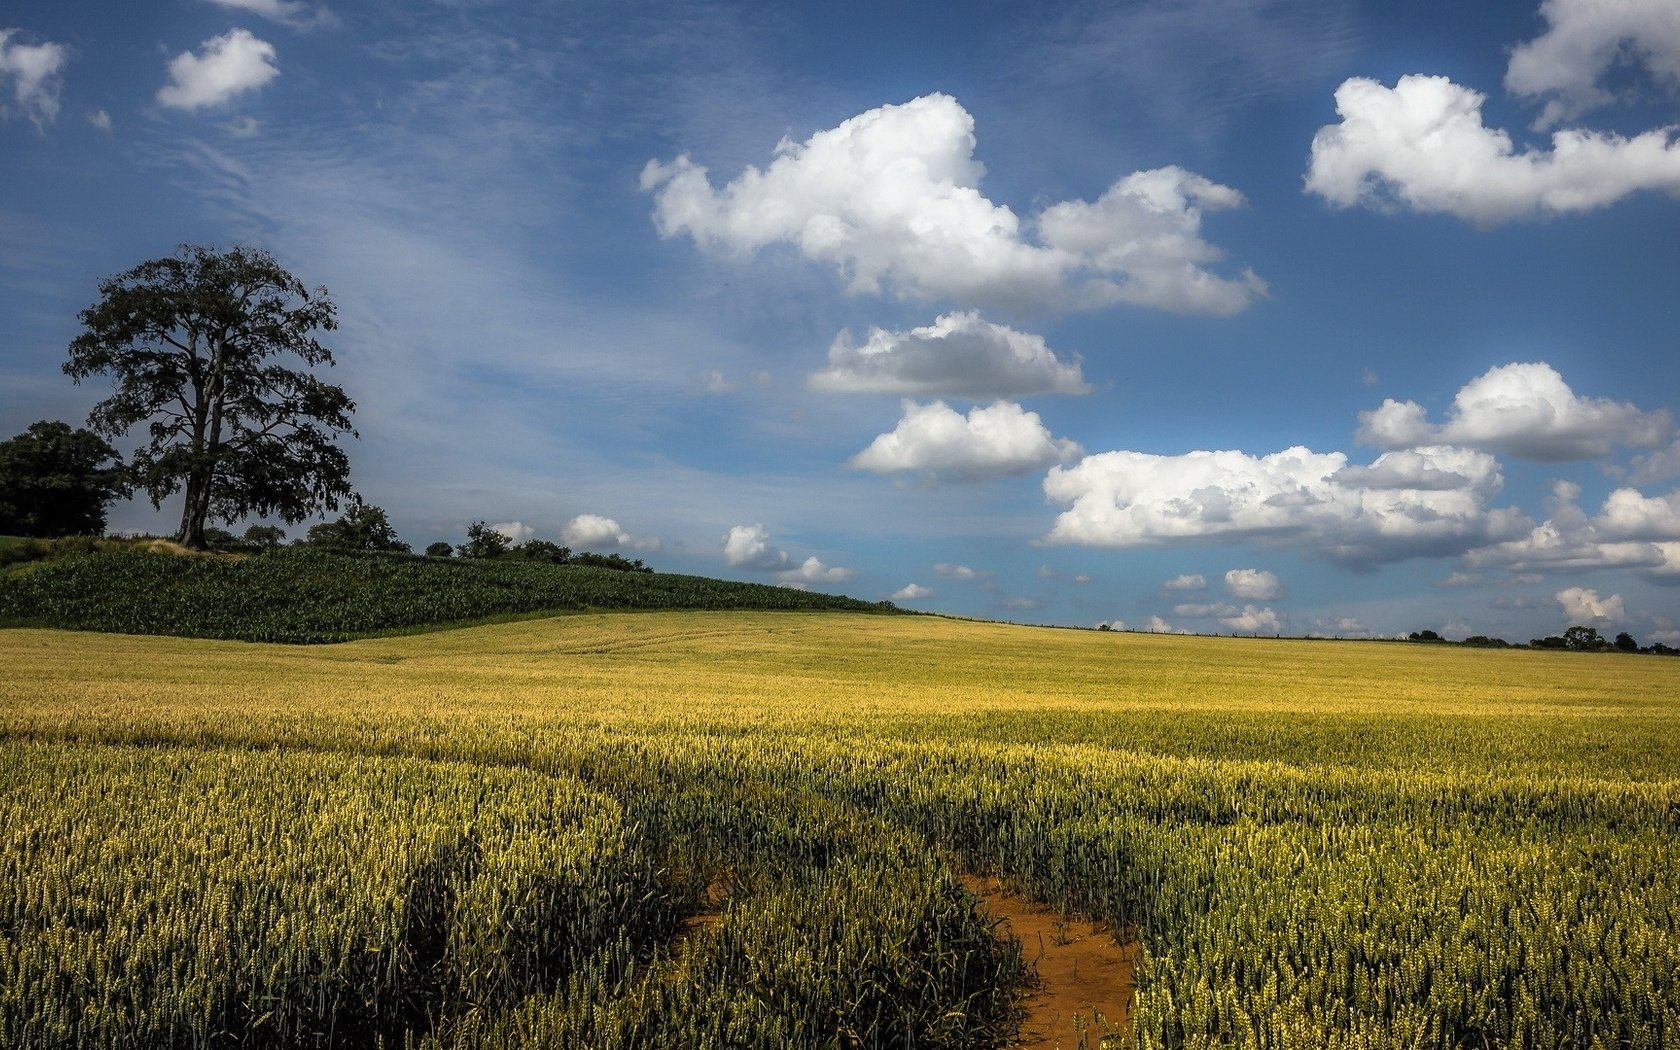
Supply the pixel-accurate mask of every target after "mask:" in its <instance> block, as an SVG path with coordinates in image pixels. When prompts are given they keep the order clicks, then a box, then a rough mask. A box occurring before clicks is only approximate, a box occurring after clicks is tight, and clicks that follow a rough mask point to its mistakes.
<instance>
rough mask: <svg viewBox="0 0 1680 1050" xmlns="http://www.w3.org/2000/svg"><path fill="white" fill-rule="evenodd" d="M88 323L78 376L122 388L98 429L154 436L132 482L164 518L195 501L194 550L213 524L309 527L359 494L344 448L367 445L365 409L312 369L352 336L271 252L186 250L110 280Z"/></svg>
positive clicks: (183, 534) (189, 537) (72, 360)
mask: <svg viewBox="0 0 1680 1050" xmlns="http://www.w3.org/2000/svg"><path fill="white" fill-rule="evenodd" d="M78 317H79V320H80V321H81V323H82V326H83V331H82V334H81V335H79V336H77V337H76V338H75V339H74V340H73V341H72V342H71V343H70V355H69V360H68V361H67V362H66V363H65V365H64V371H65V372H66V373H67V374H68V375H70V376H71V377H72V378H74V379H75V380H76V381H77V382H78V383H79V382H81V381H82V380H83V379H88V378H90V377H92V376H96V375H105V376H109V377H110V378H111V380H112V381H113V383H114V384H115V386H116V392H115V393H114V394H112V395H111V396H110V397H109V398H107V399H105V400H104V401H101V402H100V403H99V404H98V405H97V406H95V407H94V410H93V412H92V414H90V415H89V417H88V422H89V425H90V426H92V427H93V429H94V430H95V431H97V432H98V433H100V434H102V435H105V436H107V437H111V436H115V435H119V434H126V433H128V432H129V431H130V430H131V429H132V428H134V427H135V426H137V425H141V424H144V425H145V433H146V438H147V440H146V443H145V444H144V445H142V446H141V447H140V448H139V449H138V450H136V451H135V453H134V455H133V457H132V461H131V463H130V471H131V475H132V478H133V481H134V483H135V485H136V486H137V487H139V488H142V489H144V490H145V491H146V492H147V493H148V494H149V495H150V496H151V499H152V503H153V505H154V506H157V505H160V504H161V503H162V501H163V500H164V499H165V498H166V497H168V496H169V495H171V494H173V493H175V492H176V491H178V490H181V489H183V488H184V489H185V492H186V498H185V503H184V505H183V509H182V515H181V529H180V532H179V533H178V534H177V536H176V538H177V539H178V540H179V541H180V542H181V543H184V544H186V545H187V546H189V547H202V546H204V527H205V522H206V521H208V520H210V519H216V520H220V521H227V522H232V521H237V520H239V519H240V518H244V517H248V516H250V515H253V514H259V515H273V516H276V517H279V518H281V519H283V520H285V521H287V522H298V521H302V520H303V519H305V518H307V517H309V516H310V515H312V514H315V513H317V512H318V511H319V510H321V509H323V508H325V509H334V508H336V507H337V506H338V501H339V500H340V499H343V498H344V497H346V496H348V495H349V494H350V485H349V480H348V479H349V471H350V463H349V459H348V458H347V457H346V456H345V454H344V451H343V450H342V449H340V448H338V447H337V446H336V445H335V444H334V443H333V442H334V441H335V440H336V439H337V438H338V437H339V436H341V435H343V434H353V433H354V431H353V430H352V429H351V426H350V414H351V412H352V411H354V409H355V404H354V403H353V402H352V401H351V400H350V399H349V397H347V396H346V395H345V393H344V391H343V390H342V389H341V388H339V387H337V386H333V385H332V384H330V383H325V382H322V381H321V380H320V379H318V378H317V377H315V376H314V375H313V374H311V373H310V372H309V371H308V368H311V367H315V366H320V365H331V364H332V363H333V359H332V353H331V351H329V350H328V349H327V348H326V347H325V346H323V345H321V343H320V342H319V341H317V339H316V338H315V333H316V332H317V331H327V332H330V331H332V330H333V329H335V328H336V327H337V326H338V323H337V314H336V311H335V308H334V306H333V303H332V300H331V299H329V298H328V297H327V294H326V290H325V289H322V288H317V289H315V290H314V291H310V290H309V289H307V288H305V287H304V285H303V284H302V282H300V281H299V280H298V279H297V278H296V277H294V276H292V275H291V274H290V273H288V272H286V270H284V269H283V268H282V267H281V266H280V264H279V263H278V262H277V261H276V260H275V258H274V257H273V256H272V255H270V254H269V253H267V252H265V251H261V250H259V249H254V248H246V247H242V246H241V247H235V248H233V249H231V250H230V251H226V252H217V251H214V250H212V249H210V248H205V247H200V246H196V245H182V246H181V248H180V250H179V251H178V252H177V253H176V255H174V256H172V257H169V258H163V259H151V260H148V261H147V262H143V263H141V264H140V265H138V266H136V267H134V268H133V269H130V270H128V271H126V272H124V273H121V274H118V275H116V276H115V277H111V278H108V279H106V280H104V281H102V282H100V285H99V301H98V302H97V303H95V304H94V305H92V306H90V307H88V308H87V309H85V310H83V311H82V312H81V313H80V314H79V315H78ZM287 359H296V360H298V361H301V362H302V364H303V365H304V366H305V367H304V368H296V367H289V366H288V365H286V364H283V363H281V362H283V361H286V360H287Z"/></svg>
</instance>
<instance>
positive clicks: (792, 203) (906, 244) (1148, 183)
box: [641, 94, 1265, 314]
mask: <svg viewBox="0 0 1680 1050" xmlns="http://www.w3.org/2000/svg"><path fill="white" fill-rule="evenodd" d="M974 149H975V136H974V118H973V117H972V116H970V115H969V113H968V111H967V110H965V109H963V107H962V106H961V105H959V104H958V103H957V101H956V99H954V98H951V97H950V96H948V95H942V94H933V95H926V96H923V97H921V98H917V99H914V100H912V101H910V102H906V103H903V104H901V105H887V106H881V107H878V108H876V109H872V110H869V111H867V112H865V113H861V114H859V115H857V116H855V117H852V118H850V119H849V120H846V121H843V122H842V123H841V124H840V125H839V126H837V127H834V128H830V129H827V130H824V131H819V132H817V133H815V134H814V135H812V136H811V137H810V138H808V139H806V140H805V141H804V142H794V141H792V140H791V139H785V138H784V139H783V140H782V141H781V142H780V143H778V144H777V146H776V157H775V159H774V160H773V161H771V163H770V165H769V166H768V167H766V168H763V169H760V168H757V167H749V168H747V170H746V171H744V172H743V173H742V174H741V175H740V176H739V177H737V178H735V179H734V180H733V181H731V182H729V183H727V184H726V185H724V186H723V187H722V188H721V189H718V188H716V187H714V186H713V185H712V182H711V179H710V178H709V176H708V173H707V170H706V169H705V168H704V167H701V166H700V165H698V164H695V163H694V162H693V161H692V160H691V159H690V158H689V157H688V156H687V155H683V156H680V157H678V158H677V159H676V160H674V161H672V162H670V163H668V164H667V163H662V162H659V161H649V162H648V164H647V166H646V167H645V168H644V169H643V171H642V178H641V185H642V189H643V190H644V191H647V192H650V193H652V194H653V195H654V222H655V224H656V225H657V227H658V229H659V233H660V235H661V236H663V237H677V236H681V235H683V234H687V235H688V236H689V237H691V238H693V240H694V241H695V243H696V244H697V245H699V246H700V247H701V248H702V249H705V250H717V251H723V252H733V253H736V254H739V255H750V254H752V253H754V252H757V251H759V250H760V249H763V248H767V247H769V246H772V245H778V244H783V245H790V246H793V247H794V248H796V249H797V250H798V251H799V252H801V253H802V254H803V255H804V256H805V257H806V258H809V259H812V260H815V261H818V262H823V263H828V264H831V265H833V266H834V267H835V268H836V269H837V270H838V271H839V272H840V273H841V274H842V275H843V276H844V277H845V279H846V280H847V283H848V286H849V288H850V289H851V291H853V292H855V293H865V294H877V293H881V292H883V291H887V290H891V291H892V292H894V293H896V294H898V295H899V296H902V297H905V298H912V299H924V300H926V299H956V300H961V301H965V302H976V303H998V304H1004V305H1009V306H1046V305H1049V306H1056V307H1062V308H1086V307H1096V306H1103V305H1107V304H1110V303H1114V302H1122V301H1123V302H1131V303H1136V304H1139V305H1144V306H1154V307H1160V308H1164V309H1169V310H1180V311H1190V312H1204V313H1214V314H1231V313H1235V312H1237V311H1239V310H1241V309H1242V308H1243V307H1245V306H1247V305H1248V304H1249V303H1250V302H1251V301H1252V300H1253V299H1254V298H1255V296H1257V295H1260V294H1263V292H1264V288H1265V286H1264V284H1263V282H1261V281H1260V279H1259V278H1258V277H1255V276H1254V275H1253V274H1252V273H1249V272H1246V271H1245V272H1244V273H1242V274H1239V275H1238V276H1236V277H1224V276H1220V275H1218V274H1217V273H1215V272H1213V271H1212V270H1210V269H1208V264H1209V263H1212V262H1215V261H1217V260H1218V259H1219V258H1220V257H1221V256H1222V254H1223V253H1222V252H1221V251H1220V250H1219V249H1217V248H1215V247H1214V246H1212V245H1210V244H1208V243H1207V242H1205V241H1203V240H1202V238H1201V225H1202V214H1203V212H1205V211H1217V210H1222V209H1226V208H1232V207H1236V206H1238V205H1240V204H1241V203H1242V197H1241V195H1240V194H1238V193H1237V192H1236V191H1235V190H1232V189H1230V188H1228V187H1225V186H1220V185H1218V184H1216V183H1213V182H1210V181H1209V180H1207V179H1205V178H1203V177H1201V176H1199V175H1196V174H1194V173H1192V172H1188V171H1184V170H1182V169H1180V168H1161V169H1156V170H1153V171H1142V172H1136V173H1133V174H1132V175H1128V176H1126V177H1125V178H1122V179H1120V180H1119V181H1117V182H1116V183H1115V184H1114V185H1113V186H1112V187H1111V188H1110V189H1109V190H1108V191H1107V192H1106V193H1105V194H1103V196H1102V197H1101V198H1099V199H1098V200H1096V201H1094V202H1086V201H1068V202H1063V203H1061V204H1056V205H1052V206H1050V207H1049V208H1047V209H1045V211H1044V212H1043V213H1042V214H1041V215H1040V216H1039V217H1038V219H1037V220H1036V221H1029V222H1023V221H1022V219H1021V218H1020V217H1019V216H1018V215H1016V214H1015V212H1014V211H1012V210H1011V209H1010V208H1008V207H1006V206H1004V205H1001V204H997V203H994V202H993V201H991V200H989V199H987V198H986V196H985V195H984V194H982V193H981V192H980V188H979V186H980V179H981V177H982V175H983V174H984V172H985V168H984V166H983V165H982V164H981V163H980V162H979V161H977V160H976V159H975V158H974ZM1035 230H1036V233H1037V238H1036V240H1035V239H1033V238H1032V237H1031V236H1030V234H1031V233H1032V232H1034V231H1035Z"/></svg>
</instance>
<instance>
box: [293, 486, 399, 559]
mask: <svg viewBox="0 0 1680 1050" xmlns="http://www.w3.org/2000/svg"><path fill="white" fill-rule="evenodd" d="M303 542H304V543H306V544H308V545H309V546H311V547H324V548H326V549H328V550H339V551H396V552H399V553H402V554H407V553H408V550H409V547H408V544H406V543H404V542H403V541H402V540H401V539H399V538H398V537H397V530H396V529H395V528H393V527H392V525H391V519H390V518H389V517H387V516H386V514H385V511H384V509H383V508H380V507H376V506H374V505H373V504H371V503H363V502H362V501H361V500H360V499H352V500H351V501H350V507H349V509H348V510H346V511H345V512H344V514H343V515H342V516H341V517H339V518H338V520H336V521H323V522H321V523H320V524H319V525H312V526H310V528H309V533H308V535H307V536H306V537H305V539H304V541H303Z"/></svg>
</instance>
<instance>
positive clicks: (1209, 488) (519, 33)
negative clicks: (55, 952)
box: [0, 0, 1680, 644]
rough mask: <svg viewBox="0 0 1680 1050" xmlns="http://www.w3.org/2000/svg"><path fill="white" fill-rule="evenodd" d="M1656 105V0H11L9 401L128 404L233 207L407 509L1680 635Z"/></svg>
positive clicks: (146, 514)
mask: <svg viewBox="0 0 1680 1050" xmlns="http://www.w3.org/2000/svg"><path fill="white" fill-rule="evenodd" d="M1677 123H1680V16H1677V15H1676V13H1675V8H1674V5H1673V3H1672V0H1620V2H1619V3H1614V4H1604V3H1590V2H1587V0H1545V2H1544V3H1539V4H1537V3H1535V2H1533V0H1529V2H1521V3H1518V2H1511V3H1506V2H1490V3H1483V4H1474V5H1465V4H1458V3H1445V2H1440V3H1434V2H1425V3H1416V4H1401V5H1395V4H1375V3H1370V4H1364V3H1355V2H1342V0H1295V2H1289V0H1173V2H1161V3H1126V4H1121V3H1089V4H1076V3H1070V4H1062V5H1042V4H1027V3H1003V2H976V3H974V4H971V5H967V6H966V7H965V8H964V13H963V17H961V18H954V17H952V15H951V14H950V9H949V8H947V7H944V6H941V5H902V4H880V5H876V4H867V3H864V4H850V5H832V4H781V5H758V4H745V3H742V4H729V3H683V4H664V3H634V2H631V3H589V2H574V3H567V4H522V3H515V2H495V0H448V2H446V0H403V2H397V0H370V2H365V3H357V4H353V5H352V4H342V3H341V4H337V5H333V6H327V5H323V4H319V3H314V2H312V0H148V2H146V3H115V2H88V3H78V4H64V3H59V2H51V3H49V2H44V0H21V2H18V0H14V2H13V3H11V4H8V5H7V8H6V11H5V13H4V15H3V16H0V188H3V192H0V431H3V432H4V433H6V434H13V433H16V432H18V431H21V430H22V429H23V428H24V427H26V426H27V425H28V424H29V423H31V422H33V421H35V420H37V419H41V418H62V419H66V420H71V421H76V422H80V421H81V420H82V419H83V418H85V416H86V414H87V411H88V410H89V408H91V407H92V405H93V403H94V402H95V401H97V400H98V399H99V398H100V397H101V396H103V388H102V387H101V386H100V385H99V383H98V382H97V381H96V382H91V383H86V384H84V385H82V386H80V387H77V386H74V385H72V384H71V383H70V382H69V381H68V380H67V379H66V378H65V377H64V376H63V375H62V374H61V372H60V371H59V366H60V364H61V363H62V362H63V360H64V357H65V348H66V346H67V344H68V343H69V342H70V340H71V339H72V338H74V336H75V335H76V334H77V331H78V327H77V323H76V313H77V311H79V310H80V309H82V308H84V307H86V306H88V305H90V304H91V303H92V301H93V298H94V295H95V292H96V286H97V283H98V281H99V280H100V279H101V278H103V277H105V276H108V275H110V274H113V273H116V272H119V271H121V270H124V269H127V268H128V267H129V266H132V265H133V264H135V263H137V262H139V261H141V260H143V259H147V258H153V257H157V256H160V255H166V254H169V253H170V252H171V251H172V250H173V248H174V246H175V245H176V244H177V243H181V242H193V243H210V244H218V245H230V244H232V243H234V242H238V241H242V242H248V243H251V244H255V245H259V246H262V247H265V248H267V249H269V250H271V251H273V252H274V253H276V254H277V255H278V256H279V257H280V259H281V261H282V262H283V263H284V264H285V265H287V266H288V267H289V268H290V269H291V270H292V271H293V272H294V273H296V274H297V275H298V276H299V277H300V278H301V279H302V280H304V281H305V282H306V283H308V284H311V285H325V286H326V287H327V288H328V289H329V290H330V291H331V292H332V294H333V297H334V299H335V300H336V301H337V303H338V306H339V314H340V322H341V328H340V330H339V331H338V332H336V333H334V334H333V338H332V340H331V341H330V342H331V345H332V346H333V347H334V349H335V351H336V354H337V357H338V361H339V364H338V367H337V368H336V369H335V370H334V378H335V380H336V381H338V382H341V383H342V384H343V385H344V386H345V388H346V389H347V391H348V392H349V393H350V394H351V396H352V397H353V398H355V399H356V401H357V402H358V405H359V408H358V411H357V415H356V418H357V425H358V428H359V430H360V432H361V438H360V440H358V441H355V442H353V443H352V444H351V447H350V453H351V459H352V464H353V480H354V483H355V485H356V487H357V488H358V489H359V491H360V492H361V493H362V494H363V495H364V496H365V497H366V498H367V499H368V500H370V501H371V502H374V503H377V504H379V505H381V506H383V507H385V508H386V509H387V510H388V511H389V512H390V513H391V515H392V518H393V520H394V521H395V523H396V524H397V526H398V528H399V531H400V532H401V533H402V534H403V536H404V537H405V538H406V539H407V540H409V541H410V542H411V543H414V544H415V545H416V546H420V545H424V544H426V543H428V542H431V541H433V540H438V539H447V540H453V541H459V540H460V539H461V538H463V536H464V532H465V528H466V525H467V524H468V523H469V522H470V521H473V520H476V519H484V520H487V521H490V522H492V523H499V524H504V525H506V526H507V530H508V531H509V532H510V533H511V534H513V535H516V536H519V537H524V536H536V537H539V538H544V539H552V540H555V541H560V542H567V541H569V542H571V543H572V545H573V546H581V547H589V548H592V549H618V550H623V551H624V552H626V553H627V554H633V555H634V556H638V557H643V558H645V559H646V560H648V561H649V562H651V563H653V564H654V565H656V566H657V567H659V568H662V569H670V570H674V571H687V572H697V573H705V574H709V575H721V576H729V577H737V578H742V579H755V580H763V581H766V582H782V583H787V584H789V585H796V586H809V587H815V588H820V589H825V590H834V591H842V592H846V593H850V594H854V595H858V596H860V597H865V598H871V599H875V598H887V597H893V598H894V600H896V601H899V602H900V603H902V604H905V605H907V606H911V607H914V608H922V609H930V610H937V611H943V612H952V613H958V614H965V615H979V616H990V617H998V618H1005V619H1013V620H1022V621H1030V622H1045V623H1064V624H1094V623H1098V622H1119V623H1123V624H1124V625H1126V626H1127V627H1132V628H1137V629H1146V630H1148V629H1155V630H1190V631H1198V632H1220V633H1233V632H1234V633H1265V634H1271V633H1275V632H1281V633H1288V634H1306V633H1325V634H1342V635H1361V634H1392V633H1395V632H1404V631H1409V630H1417V629H1421V628H1425V627H1428V628H1433V629H1436V630H1441V631H1443V632H1445V633H1447V634H1449V635H1452V636H1463V635H1465V634H1470V633H1485V634H1494V635H1500V636H1504V637H1508V638H1513V639H1518V640H1525V639H1527V638H1529V637H1533V636H1536V635H1539V634H1542V633H1555V632H1557V631H1559V630H1561V629H1562V628H1563V627H1565V626H1568V625H1570V624H1572V623H1588V624H1591V625H1594V626H1597V627H1599V628H1600V629H1601V630H1604V631H1606V633H1613V632H1615V631H1621V630H1627V631H1630V632H1631V633H1633V634H1634V635H1635V637H1636V638H1638V639H1639V640H1640V641H1641V642H1646V641H1651V640H1664V641H1667V642H1669V643H1670V644H1680V586H1677V585H1680V443H1677V436H1676V426H1675V414H1676V412H1677V410H1680V381H1677V380H1676V372H1675V361H1676V357H1677V351H1680V342H1677V340H1680V336H1677V335H1676V331H1677V320H1680V319H1677V317H1676V308H1675V305H1674V304H1675V302H1676V300H1677V296H1676V295H1675V288H1676V287H1677V286H1680V200H1677V199H1676V198H1677V196H1680V141H1677V139H1676V134H1675V132H1674V130H1673V128H1672V126H1673V125H1675V124H1677ZM125 447H128V446H125ZM177 516H178V510H177V509H176V508H175V507H173V506H171V505H170V504H169V503H166V504H165V506H164V508H163V512H162V513H161V514H154V513H153V511H152V509H151V507H150V506H149V504H147V503H146V502H145V501H144V500H143V499H142V500H140V501H138V502H135V503H132V504H120V505H118V506H117V507H115V508H114V510H113V514H112V525H113V527H115V528H120V529H150V530H156V531H168V529H169V527H170V524H171V523H172V521H173V519H174V518H175V517H177ZM301 530H302V527H299V528H297V529H295V530H294V532H301Z"/></svg>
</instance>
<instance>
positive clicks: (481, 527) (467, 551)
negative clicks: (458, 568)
mask: <svg viewBox="0 0 1680 1050" xmlns="http://www.w3.org/2000/svg"><path fill="white" fill-rule="evenodd" d="M511 546H512V543H511V542H510V541H509V540H508V538H507V537H506V536H504V535H502V534H501V533H500V532H497V531H496V530H495V529H493V528H491V527H490V526H489V525H486V524H485V523H484V522H482V521H475V522H473V523H472V524H471V525H468V526H467V542H465V543H463V544H461V545H460V546H458V547H456V548H455V552H456V553H457V554H459V555H460V556H461V557H463V558H482V559H490V558H500V557H501V556H502V555H504V554H506V553H507V552H508V549H509V548H510V547H511Z"/></svg>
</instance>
